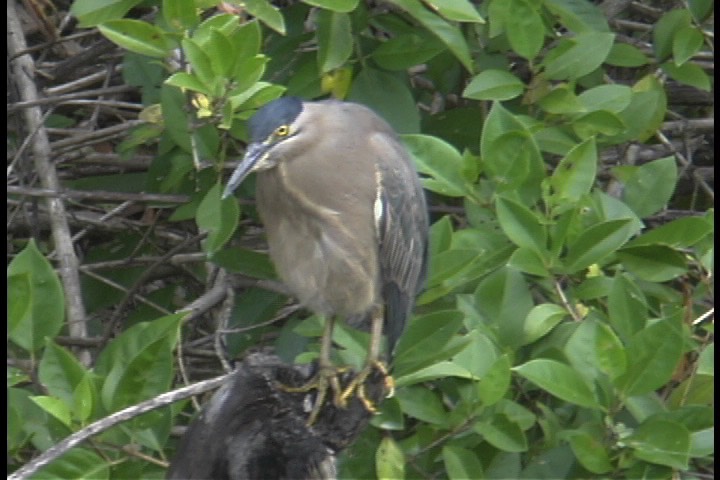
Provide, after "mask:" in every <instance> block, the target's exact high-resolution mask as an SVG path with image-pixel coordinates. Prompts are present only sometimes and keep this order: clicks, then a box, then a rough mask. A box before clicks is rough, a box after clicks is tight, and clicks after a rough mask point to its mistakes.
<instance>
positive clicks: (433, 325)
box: [395, 310, 463, 376]
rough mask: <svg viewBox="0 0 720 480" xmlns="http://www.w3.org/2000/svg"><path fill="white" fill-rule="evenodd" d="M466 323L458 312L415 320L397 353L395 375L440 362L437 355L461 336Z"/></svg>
mask: <svg viewBox="0 0 720 480" xmlns="http://www.w3.org/2000/svg"><path fill="white" fill-rule="evenodd" d="M462 320H463V315H462V313H460V312H458V311H456V310H440V311H435V312H433V313H429V314H426V315H422V316H419V317H416V318H414V319H413V320H412V321H411V322H410V324H409V325H408V328H407V330H406V331H405V333H404V334H403V336H402V337H400V340H399V342H398V345H397V347H396V349H395V374H396V375H398V376H402V375H405V374H407V373H409V372H410V371H412V370H411V369H414V370H418V369H420V368H423V367H425V366H428V365H430V364H432V363H433V362H435V361H438V360H440V359H438V358H436V354H437V353H438V352H441V351H442V350H443V348H444V347H445V346H446V345H447V344H448V342H449V341H450V339H451V338H452V337H453V336H454V335H455V334H456V333H457V332H458V330H459V329H460V327H461V326H462ZM442 360H444V359H442Z"/></svg>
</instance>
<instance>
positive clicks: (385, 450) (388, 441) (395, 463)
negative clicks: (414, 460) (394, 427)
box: [375, 436, 405, 479]
mask: <svg viewBox="0 0 720 480" xmlns="http://www.w3.org/2000/svg"><path fill="white" fill-rule="evenodd" d="M375 469H376V472H377V476H378V478H397V479H403V478H405V455H404V454H403V451H402V449H401V448H400V446H399V445H398V444H397V443H395V440H393V438H392V437H389V436H388V437H384V438H383V439H382V440H381V441H380V445H379V446H378V449H377V452H375Z"/></svg>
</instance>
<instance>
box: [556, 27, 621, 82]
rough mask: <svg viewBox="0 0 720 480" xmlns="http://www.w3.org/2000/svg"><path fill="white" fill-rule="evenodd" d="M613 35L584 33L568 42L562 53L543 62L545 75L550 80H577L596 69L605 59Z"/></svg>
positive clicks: (610, 46) (613, 37)
mask: <svg viewBox="0 0 720 480" xmlns="http://www.w3.org/2000/svg"><path fill="white" fill-rule="evenodd" d="M614 39H615V35H614V34H612V33H600V32H584V33H580V34H578V35H577V36H575V37H574V38H573V39H572V40H570V42H571V45H570V46H569V48H567V49H566V50H565V51H563V52H562V53H559V54H558V55H556V56H554V57H552V58H551V59H550V60H548V61H546V62H545V75H546V76H547V78H549V79H551V80H566V79H577V78H580V77H582V76H584V75H587V74H588V73H590V72H592V71H593V70H595V69H596V68H598V67H599V66H600V65H601V64H602V63H603V62H604V61H605V59H606V58H607V56H608V54H609V53H610V48H612V44H613V41H614Z"/></svg>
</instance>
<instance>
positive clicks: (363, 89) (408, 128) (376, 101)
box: [347, 67, 420, 134]
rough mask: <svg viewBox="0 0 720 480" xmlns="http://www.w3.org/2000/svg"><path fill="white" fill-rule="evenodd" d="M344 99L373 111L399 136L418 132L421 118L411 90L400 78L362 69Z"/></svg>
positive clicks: (375, 70)
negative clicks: (399, 134)
mask: <svg viewBox="0 0 720 480" xmlns="http://www.w3.org/2000/svg"><path fill="white" fill-rule="evenodd" d="M347 100H349V101H352V102H359V103H362V104H364V105H367V106H368V107H370V108H372V109H373V110H374V111H375V112H376V113H378V114H379V115H380V116H381V117H383V118H384V119H385V120H386V121H387V122H388V123H389V124H390V125H392V127H393V128H394V129H395V131H396V132H398V133H413V134H414V133H418V132H419V131H420V115H419V114H418V111H417V106H416V104H415V100H414V99H413V97H412V95H411V93H410V89H409V88H408V85H407V83H406V82H405V81H403V79H402V77H401V76H399V75H398V74H391V73H387V72H383V71H380V70H377V69H373V68H369V67H366V68H363V69H362V70H361V71H360V73H359V74H358V75H357V76H356V77H355V80H354V81H353V82H352V86H351V87H350V93H349V94H348V98H347Z"/></svg>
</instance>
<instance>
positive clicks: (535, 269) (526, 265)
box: [507, 247, 550, 277]
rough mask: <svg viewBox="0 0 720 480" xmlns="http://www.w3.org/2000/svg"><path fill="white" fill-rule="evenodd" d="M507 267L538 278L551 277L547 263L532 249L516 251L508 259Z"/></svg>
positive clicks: (523, 248)
mask: <svg viewBox="0 0 720 480" xmlns="http://www.w3.org/2000/svg"><path fill="white" fill-rule="evenodd" d="M546 256H547V254H546ZM507 266H508V267H510V268H514V269H515V270H519V271H521V272H523V273H529V274H530V275H537V276H538V277H549V276H550V271H549V270H548V267H547V265H546V261H545V260H544V259H543V258H542V257H541V255H540V254H539V253H537V251H535V250H534V249H530V248H525V247H520V248H518V249H517V250H515V251H514V252H513V254H512V255H511V256H510V259H508V262H507Z"/></svg>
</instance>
